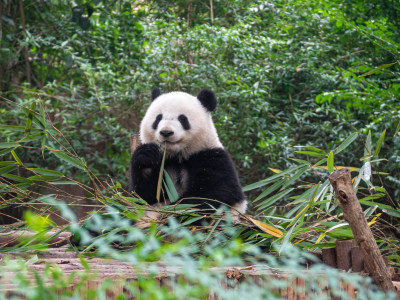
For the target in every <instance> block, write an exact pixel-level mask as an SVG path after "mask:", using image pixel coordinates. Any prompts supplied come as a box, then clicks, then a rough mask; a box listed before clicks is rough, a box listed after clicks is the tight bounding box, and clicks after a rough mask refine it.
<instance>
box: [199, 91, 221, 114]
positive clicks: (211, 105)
mask: <svg viewBox="0 0 400 300" xmlns="http://www.w3.org/2000/svg"><path fill="white" fill-rule="evenodd" d="M197 99H199V101H200V102H201V104H202V105H203V106H204V107H205V108H206V109H207V110H208V111H210V112H211V111H213V110H214V109H215V108H216V107H217V98H215V95H214V93H213V92H212V91H210V90H207V89H202V90H201V91H200V93H199V94H198V95H197Z"/></svg>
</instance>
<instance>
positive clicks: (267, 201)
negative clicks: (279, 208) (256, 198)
mask: <svg viewBox="0 0 400 300" xmlns="http://www.w3.org/2000/svg"><path fill="white" fill-rule="evenodd" d="M293 190H294V189H293V188H290V189H288V190H283V191H282V192H280V193H279V194H276V195H274V196H272V197H270V198H268V199H265V200H264V201H262V202H261V203H260V204H259V205H258V208H257V211H260V210H262V209H265V208H267V207H269V206H271V205H272V204H274V203H275V202H276V201H278V200H281V199H282V198H283V197H285V196H286V195H287V194H289V193H291V192H292V191H293Z"/></svg>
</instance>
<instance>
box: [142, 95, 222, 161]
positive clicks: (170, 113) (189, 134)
mask: <svg viewBox="0 0 400 300" xmlns="http://www.w3.org/2000/svg"><path fill="white" fill-rule="evenodd" d="M159 114H162V120H161V121H160V123H159V124H158V127H157V130H152V128H151V124H152V123H153V122H154V120H155V119H156V118H157V116H158V115H159ZM182 114H183V115H185V116H186V117H187V118H188V119H189V120H190V127H191V128H190V130H185V129H183V128H182V124H181V123H180V122H179V120H178V117H179V115H182ZM162 130H171V131H173V132H174V135H172V136H171V137H168V138H165V137H163V136H162V135H161V134H160V132H161V131H162ZM140 140H141V142H142V144H146V143H158V144H160V146H161V149H162V150H163V151H164V147H166V148H167V149H166V155H167V156H171V155H176V154H178V156H179V157H181V158H183V159H186V158H188V157H189V156H190V155H191V154H193V153H197V152H199V151H201V150H204V149H213V148H223V146H222V144H221V142H220V140H219V138H218V134H217V130H216V129H215V126H214V123H213V121H212V118H211V114H210V113H209V112H208V111H207V109H206V108H205V107H204V106H203V105H202V104H201V103H200V101H199V100H198V99H197V98H196V97H194V96H192V95H190V94H187V93H184V92H171V93H167V94H162V95H160V96H159V97H157V98H156V99H155V100H154V101H153V102H152V103H151V105H150V107H149V108H148V110H147V112H146V114H145V116H144V118H143V120H142V123H141V125H140Z"/></svg>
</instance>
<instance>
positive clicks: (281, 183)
mask: <svg viewBox="0 0 400 300" xmlns="http://www.w3.org/2000/svg"><path fill="white" fill-rule="evenodd" d="M283 184H284V180H282V179H281V180H279V181H277V182H275V183H274V184H273V185H271V186H270V187H269V188H267V189H266V190H265V191H264V192H262V193H261V194H260V195H259V196H258V197H257V198H256V199H254V202H257V201H258V200H260V199H262V198H265V197H267V196H268V195H269V194H271V193H272V192H274V191H276V190H277V189H279V188H280V187H281V186H282V185H283Z"/></svg>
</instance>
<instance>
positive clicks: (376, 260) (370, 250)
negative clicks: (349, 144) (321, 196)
mask: <svg viewBox="0 0 400 300" xmlns="http://www.w3.org/2000/svg"><path fill="white" fill-rule="evenodd" d="M329 181H330V183H331V185H332V187H333V189H334V191H335V194H336V197H337V198H338V199H339V201H340V204H341V207H342V209H343V216H344V218H345V220H346V221H347V222H348V223H349V225H350V228H351V230H352V232H353V235H354V238H355V240H356V242H357V245H358V246H359V247H360V249H361V251H362V253H363V255H364V263H365V266H366V267H367V268H368V270H369V272H370V275H371V277H372V279H373V280H374V282H375V284H376V285H377V286H378V287H380V288H381V289H382V290H383V291H389V290H392V291H395V288H394V286H393V283H392V280H391V278H390V275H389V270H388V268H387V266H386V264H385V261H384V260H383V257H382V255H381V253H380V251H379V248H378V245H377V243H376V241H375V238H374V236H373V234H372V232H371V229H370V228H369V226H368V223H367V220H366V219H365V216H364V213H363V211H362V209H361V205H360V202H359V201H358V199H357V196H356V194H355V192H354V190H353V184H352V182H351V176H350V171H349V169H347V168H346V169H339V170H336V171H334V172H333V173H332V174H331V175H329Z"/></svg>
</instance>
